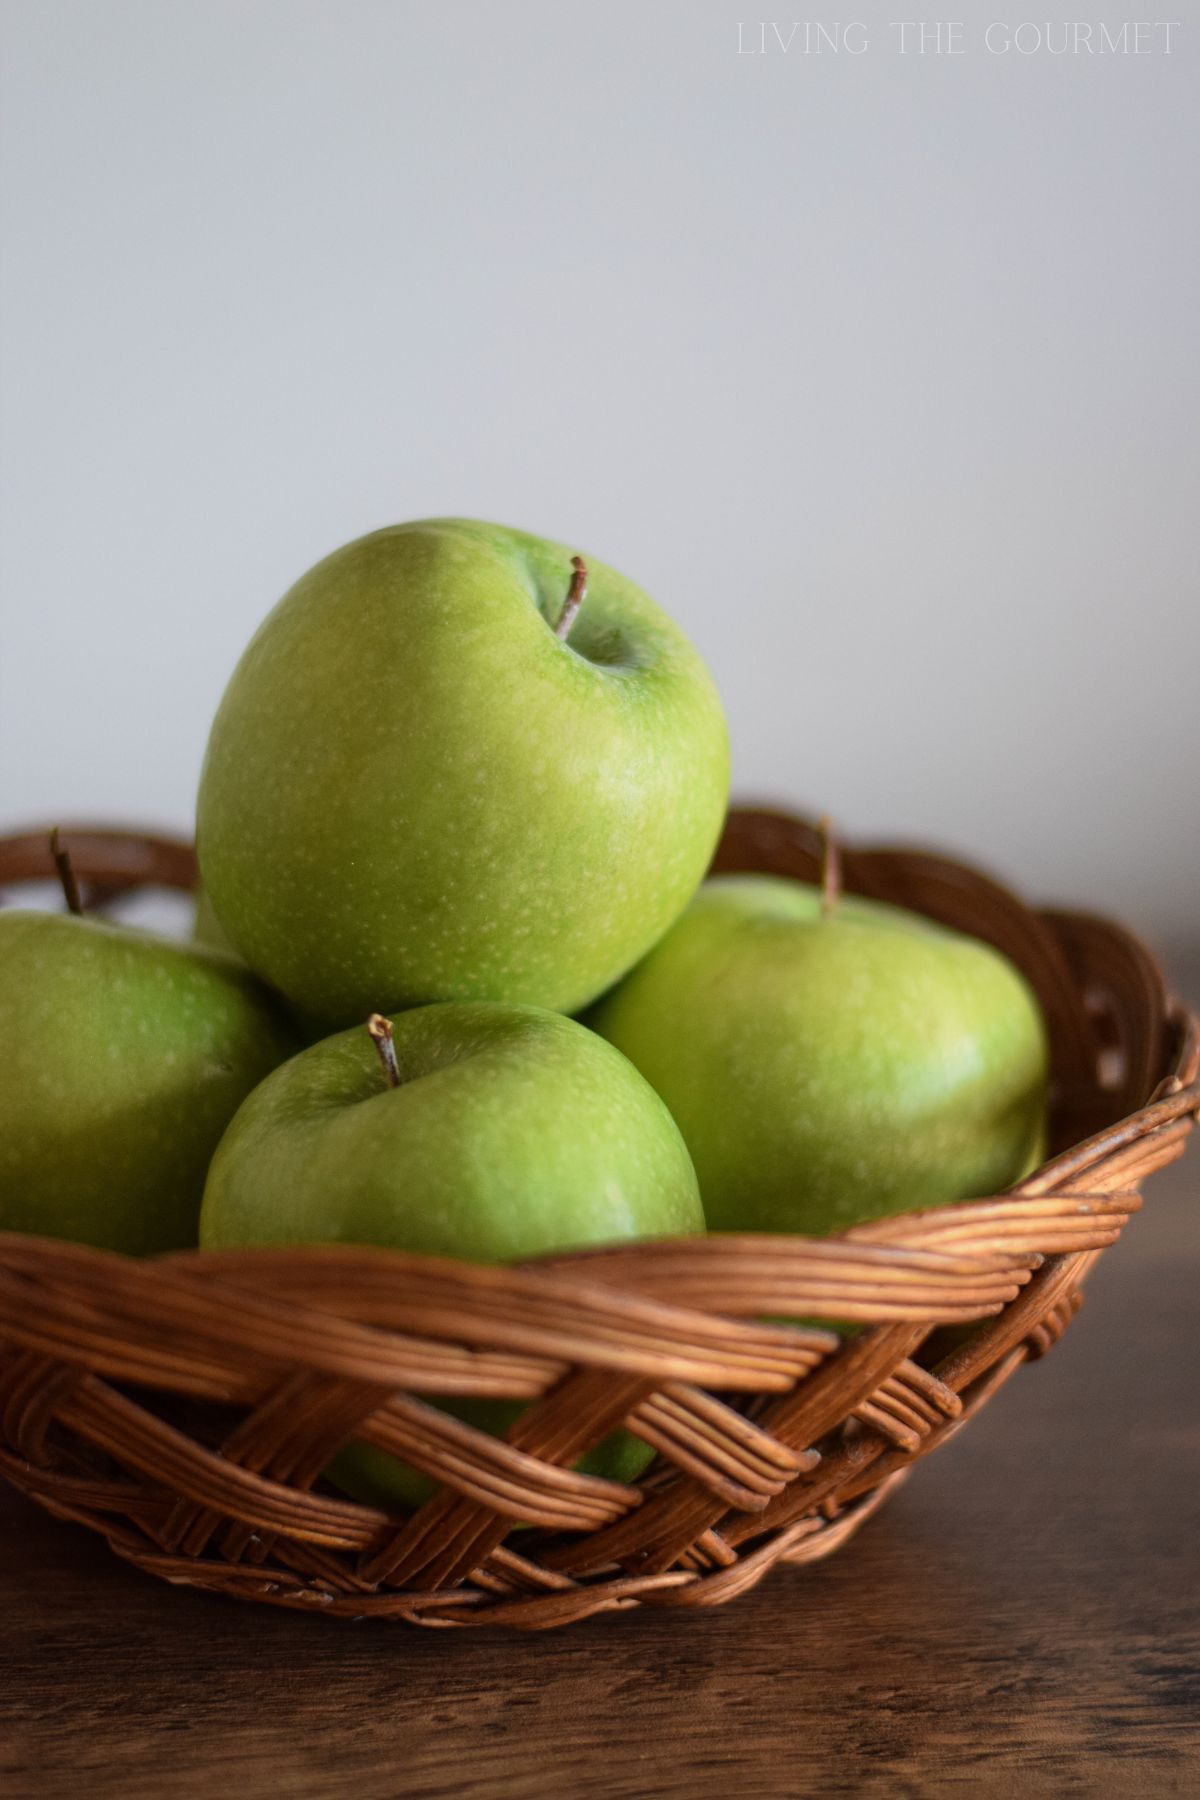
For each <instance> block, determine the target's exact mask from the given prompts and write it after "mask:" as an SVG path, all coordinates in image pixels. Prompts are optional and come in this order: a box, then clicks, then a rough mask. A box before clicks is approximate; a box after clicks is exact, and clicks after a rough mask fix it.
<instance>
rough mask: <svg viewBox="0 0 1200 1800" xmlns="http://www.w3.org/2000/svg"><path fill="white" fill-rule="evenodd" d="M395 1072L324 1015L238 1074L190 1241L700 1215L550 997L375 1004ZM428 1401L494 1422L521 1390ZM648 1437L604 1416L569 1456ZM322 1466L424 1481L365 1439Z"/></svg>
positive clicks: (687, 1172)
mask: <svg viewBox="0 0 1200 1800" xmlns="http://www.w3.org/2000/svg"><path fill="white" fill-rule="evenodd" d="M392 1029H393V1042H394V1044H395V1050H396V1060H397V1064H398V1066H399V1071H400V1076H401V1085H400V1086H399V1087H396V1088H392V1087H390V1086H389V1085H388V1082H387V1079H386V1077H385V1075H384V1073H383V1070H382V1068H381V1066H380V1064H379V1061H378V1058H377V1055H376V1051H375V1046H374V1045H373V1043H372V1042H371V1040H370V1038H369V1037H368V1035H367V1033H366V1031H365V1030H364V1029H363V1028H362V1027H361V1026H360V1027H358V1028H357V1029H354V1030H350V1031H344V1032H340V1033H338V1034H337V1035H336V1036H334V1037H331V1038H327V1039H326V1040H325V1041H324V1042H322V1043H319V1044H315V1045H313V1046H312V1047H311V1048H310V1049H308V1050H305V1051H303V1052H302V1053H301V1054H300V1055H299V1056H297V1057H294V1058H293V1059H292V1061H291V1062H289V1063H287V1064H285V1066H284V1067H283V1068H281V1069H279V1070H277V1071H276V1073H275V1074H274V1075H272V1076H270V1077H269V1078H268V1079H267V1080H266V1081H264V1082H263V1084H262V1085H261V1087H259V1088H257V1089H256V1090H255V1092H254V1093H253V1094H251V1096H250V1097H249V1099H248V1100H247V1101H246V1102H245V1104H244V1105H243V1106H242V1108H241V1110H240V1111H239V1112H238V1114H237V1116H236V1118H235V1119H234V1121H233V1123H232V1124H231V1125H230V1127H229V1130H228V1131H227V1133H226V1135H225V1137H224V1139H223V1141H222V1143H221V1146H220V1148H219V1150H218V1151H217V1154H216V1156H215V1157H214V1158H213V1163H212V1167H211V1169H210V1171H209V1178H208V1187H207V1190H206V1192H205V1196H204V1207H203V1211H202V1213H201V1222H200V1241H201V1245H202V1246H203V1247H204V1248H205V1249H223V1248H228V1247H232V1246H241V1245H251V1244H311V1243H349V1244H375V1245H382V1246H389V1247H391V1248H393V1249H400V1250H408V1251H416V1252H421V1253H424V1254H427V1255H434V1256H454V1257H463V1258H467V1259H469V1260H471V1261H476V1262H509V1261H517V1260H521V1259H523V1258H526V1257H531V1256H537V1255H540V1254H545V1253H549V1252H551V1251H555V1250H566V1249H576V1248H581V1247H583V1246H586V1245H590V1244H608V1243H615V1242H618V1241H621V1240H625V1239H629V1238H637V1237H675V1236H680V1235H684V1234H693V1233H698V1232H702V1231H703V1230H704V1214H703V1212H702V1210H701V1207H700V1199H699V1195H698V1193H697V1188H696V1177H695V1172H694V1170H693V1168H692V1165H691V1161H690V1159H689V1157H688V1153H687V1150H686V1148H685V1146H684V1143H683V1139H682V1138H681V1137H680V1135H679V1132H678V1129H677V1128H676V1126H675V1123H674V1120H673V1119H672V1118H671V1115H670V1114H669V1112H668V1111H667V1109H666V1107H665V1106H664V1105H663V1103H662V1101H661V1100H660V1099H659V1098H658V1096H657V1094H655V1093H654V1091H653V1090H652V1089H651V1088H650V1087H649V1086H648V1085H647V1084H646V1082H644V1081H643V1080H642V1078H641V1076H640V1075H639V1074H638V1073H637V1071H636V1069H634V1068H632V1067H631V1065H630V1064H629V1063H628V1062H627V1061H626V1059H625V1058H624V1057H623V1056H621V1055H620V1054H619V1053H618V1052H617V1051H616V1050H614V1049H613V1048H612V1046H611V1045H610V1044H606V1043H605V1042H604V1041H603V1039H601V1038H598V1037H595V1036H594V1035H593V1034H592V1033H591V1032H589V1031H586V1030H585V1029H584V1027H583V1026H582V1025H579V1024H577V1023H576V1022H575V1021H574V1020H572V1019H567V1018H564V1017H562V1015H561V1014H558V1013H551V1012H546V1011H542V1010H540V1009H538V1008H534V1007H526V1006H504V1005H499V1004H493V1003H487V1002H477V1003H470V1002H463V1003H457V1004H456V1003H446V1004H442V1005H433V1006H426V1007H420V1008H418V1009H416V1010H415V1011H412V1012H407V1013H401V1014H399V1015H398V1016H397V1017H396V1018H395V1019H394V1020H393V1021H392ZM432 1398H433V1402H434V1404H436V1405H438V1406H441V1407H444V1408H445V1410H446V1411H447V1412H450V1413H453V1414H454V1415H455V1416H456V1417H458V1418H462V1419H466V1420H468V1421H469V1422H470V1423H472V1424H475V1425H478V1426H479V1427H480V1429H482V1430H488V1431H493V1432H496V1433H500V1432H503V1431H504V1430H506V1429H507V1428H508V1426H509V1425H510V1424H511V1423H512V1421H513V1420H514V1419H515V1418H516V1417H517V1416H518V1414H519V1413H520V1412H521V1411H522V1410H523V1408H524V1405H525V1404H526V1403H525V1402H508V1401H496V1400H486V1399H466V1400H447V1399H446V1398H444V1397H439V1396H433V1397H432ZM652 1454H653V1453H652V1451H651V1450H650V1448H649V1446H648V1445H645V1444H643V1443H641V1442H640V1441H639V1440H638V1439H636V1438H634V1437H632V1436H631V1435H630V1434H629V1433H627V1432H624V1431H619V1432H615V1433H613V1434H611V1435H610V1436H609V1437H608V1438H606V1439H605V1440H604V1441H603V1442H602V1443H601V1444H599V1445H597V1446H596V1447H595V1449H593V1450H592V1451H590V1452H589V1453H588V1455H587V1456H586V1457H585V1458H584V1459H583V1460H582V1462H581V1463H580V1465H579V1466H580V1467H582V1468H586V1469H588V1470H590V1471H591V1472H593V1473H597V1474H606V1475H609V1476H610V1477H611V1478H613V1479H618V1480H632V1479H634V1478H635V1477H636V1475H637V1474H638V1473H640V1472H641V1470H642V1469H643V1468H645V1466H646V1465H647V1463H648V1462H649V1461H650V1460H651V1457H652ZM329 1473H330V1475H331V1477H332V1479H334V1480H335V1481H336V1482H337V1483H338V1485H339V1486H342V1487H344V1488H345V1489H346V1490H347V1491H348V1492H350V1493H352V1494H354V1495H356V1496H357V1497H358V1498H360V1499H364V1500H368V1501H370V1502H372V1503H375V1504H380V1505H384V1506H392V1505H398V1506H401V1507H411V1506H417V1505H419V1504H420V1503H421V1502H422V1501H423V1500H424V1499H426V1498H427V1497H428V1495H429V1494H430V1493H431V1492H432V1491H433V1486H434V1484H433V1483H432V1482H431V1481H430V1479H429V1478H428V1477H427V1476H425V1475H424V1474H422V1473H421V1472H420V1471H418V1470H416V1469H413V1468H411V1467H409V1466H407V1465H405V1464H403V1463H401V1462H398V1461H397V1460H396V1459H394V1458H392V1457H390V1456H387V1455H384V1454H382V1453H381V1452H378V1451H374V1450H372V1449H371V1448H370V1447H369V1446H366V1445H351V1446H349V1447H348V1448H347V1449H345V1450H343V1451H342V1452H341V1453H340V1454H339V1455H338V1457H337V1458H336V1459H335V1460H334V1462H333V1464H332V1465H331V1468H330V1470H329Z"/></svg>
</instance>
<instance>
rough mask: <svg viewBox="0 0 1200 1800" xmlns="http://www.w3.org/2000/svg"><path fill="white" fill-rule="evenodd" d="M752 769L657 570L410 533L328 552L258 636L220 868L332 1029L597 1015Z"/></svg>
mask: <svg viewBox="0 0 1200 1800" xmlns="http://www.w3.org/2000/svg"><path fill="white" fill-rule="evenodd" d="M728 781H729V749H728V741H727V736H726V730H725V721H724V717H723V714H722V711H721V706H720V702H719V700H718V698H717V694H716V690H715V689H714V687H713V685H712V681H711V679H710V678H709V675H708V673H707V671H706V669H705V668H704V665H703V663H702V662H701V660H700V658H699V656H698V655H697V653H696V651H695V650H694V649H693V648H692V646H691V645H690V644H689V643H688V641H687V639H686V638H685V637H684V636H683V634H682V633H681V632H680V631H679V630H678V628H677V627H676V626H675V625H674V624H672V622H671V621H670V620H669V619H668V618H667V617H666V616H665V614H663V613H662V612H661V611H660V610H659V609H658V607H657V606H655V605H654V603H653V601H651V600H650V599H649V598H648V597H647V596H646V595H645V594H644V593H642V592H641V590H640V589H639V588H637V587H635V586H634V585H633V583H632V582H631V581H628V580H627V579H626V578H625V577H624V576H622V575H619V574H617V573H616V571H615V570H613V569H610V568H607V567H605V565H604V564H603V563H599V562H595V561H593V560H591V559H590V558H589V559H588V562H587V564H586V565H584V563H583V562H582V560H581V559H579V558H577V557H574V556H573V555H572V552H571V550H570V549H569V548H568V547H567V546H565V545H562V544H555V543H549V542H546V541H544V540H542V539H540V538H536V537H531V536H530V535H529V534H527V533H525V532H520V531H512V530H508V529H505V528H504V527H501V526H498V525H483V524H478V523H474V522H472V521H470V520H463V519H440V520H432V521H426V522H423V523H418V524H410V525H397V526H393V527H391V528H389V529H387V530H384V531H377V532H374V533H373V534H372V535H370V536H369V537H365V538H360V539H358V540H357V541H356V542H354V543H351V544H347V545H345V546H344V547H343V548H342V549H340V550H337V551H335V552H334V553H333V555H331V556H328V557H326V559H325V560H324V561H323V562H320V563H318V564H317V566H316V567H315V568H314V569H311V570H310V571H309V573H308V574H307V575H305V576H304V577H303V578H302V579H301V580H300V581H299V582H297V584H296V585H295V587H293V588H292V589H291V591H290V592H289V593H288V594H286V595H285V596H284V598H283V599H282V600H281V601H280V602H279V604H278V606H276V608H275V609H274V611H273V612H272V613H271V614H270V615H269V616H268V618H267V619H266V620H265V621H264V623H263V625H262V626H261V627H260V629H259V631H258V633H257V635H256V636H255V637H254V639H253V641H252V642H251V644H250V645H249V647H248V649H247V650H246V652H245V654H244V656H243V657H242V660H241V662H240V663H239V664H238V667H237V669H236V671H235V672H234V675H233V677H232V680H231V681H230V683H229V686H228V688H227V690H226V693H225V696H224V698H223V700H222V702H221V705H220V709H219V711H218V713H217V717H216V720H215V722H214V725H213V729H212V735H211V738H210V740H209V745H208V752H207V756H206V759H205V764H204V771H203V774H202V777H201V782H200V793H199V801H198V810H197V843H198V850H199V857H200V866H201V870H202V874H203V880H204V885H205V887H206V889H207V891H208V893H209V896H210V898H211V901H212V904H213V907H214V909H215V911H216V915H217V917H218V918H219V920H220V922H221V925H222V926H223V928H224V929H225V931H226V932H227V933H228V935H229V937H230V938H231V939H232V941H233V943H234V944H235V945H236V947H237V949H238V950H239V951H240V953H241V954H242V955H243V956H244V957H245V959H246V961H247V962H248V963H249V964H250V965H251V967H252V968H254V969H256V970H258V972H259V973H260V974H261V975H263V976H264V977H265V978H266V979H267V980H268V981H270V982H271V984H272V985H273V986H274V987H276V988H278V989H279V990H280V991H281V992H282V993H284V994H285V995H287V997H288V998H289V999H290V1000H292V1001H293V1002H295V1003H296V1004H297V1005H298V1006H300V1007H301V1008H303V1009H304V1011H305V1012H306V1013H308V1014H311V1015H313V1016H315V1017H318V1018H321V1019H323V1020H325V1021H326V1022H327V1024H328V1025H329V1026H330V1027H333V1026H345V1025H350V1024H353V1023H355V1022H357V1021H359V1020H361V1019H363V1018H365V1017H366V1015H367V1013H368V1012H370V1011H372V1010H374V1009H376V1008H382V1009H383V1010H384V1011H389V1010H392V1009H395V1008H399V1007H408V1006H413V1005H419V1004H422V1003H425V1002H428V1001H434V1000H496V1001H509V1002H520V1003H528V1004H532V1005H538V1006H544V1007H549V1008H552V1009H554V1010H556V1011H560V1012H575V1011H577V1010H578V1009H579V1008H580V1007H582V1006H584V1005H585V1004H586V1003H587V1002H589V1001H591V1000H593V999H595V997H596V996H597V995H598V994H599V993H601V992H602V991H603V990H604V989H605V988H607V987H609V986H610V985H611V984H612V983H613V982H614V981H615V980H616V979H617V978H618V977H619V976H620V975H622V974H623V973H624V972H625V970H626V969H628V968H629V967H631V965H632V964H633V963H634V962H635V961H636V960H637V958H638V957H639V956H641V955H642V954H643V953H644V952H645V951H646V950H648V949H649V948H650V946H651V944H653V943H654V942H655V940H656V939H657V938H659V937H660V936H661V935H662V933H663V932H664V931H665V930H666V929H667V927H668V926H669V925H670V924H671V923H672V921H673V920H674V919H675V918H676V917H677V916H678V915H679V913H680V912H681V911H682V909H683V907H684V906H685V905H686V903H687V901H688V900H689V899H690V898H691V896H692V894H693V893H694V891H695V889H696V887H697V885H698V884H699V882H700V880H701V878H702V876H703V874H704V871H705V869H706V868H707V866H708V861H709V858H710V855H711V852H712V849H713V846H714V844H715V842H716V839H717V835H718V833H719V831H720V827H721V821H722V816H723V813H724V809H725V802H726V797H727V791H728Z"/></svg>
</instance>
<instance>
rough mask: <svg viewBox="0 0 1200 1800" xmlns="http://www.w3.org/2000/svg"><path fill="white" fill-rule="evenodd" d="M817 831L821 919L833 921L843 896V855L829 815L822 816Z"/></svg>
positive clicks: (823, 814)
mask: <svg viewBox="0 0 1200 1800" xmlns="http://www.w3.org/2000/svg"><path fill="white" fill-rule="evenodd" d="M817 830H818V831H819V832H820V834H821V917H822V918H823V919H831V918H832V917H833V915H834V912H835V911H836V910H837V903H838V901H839V900H840V898H841V894H842V854H841V850H840V848H839V846H838V841H837V837H836V836H835V834H834V829H833V821H832V819H831V818H830V817H829V814H828V813H822V814H821V818H820V820H819V821H818V824H817Z"/></svg>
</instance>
